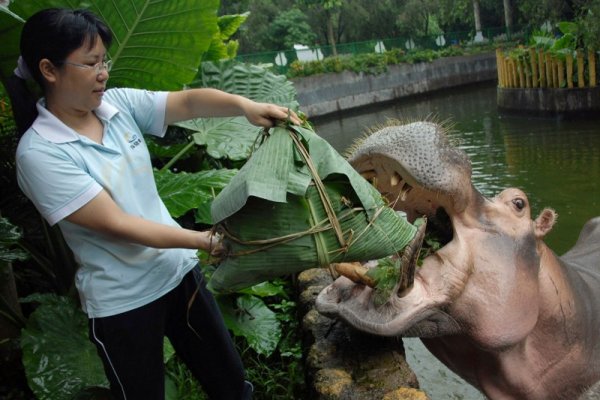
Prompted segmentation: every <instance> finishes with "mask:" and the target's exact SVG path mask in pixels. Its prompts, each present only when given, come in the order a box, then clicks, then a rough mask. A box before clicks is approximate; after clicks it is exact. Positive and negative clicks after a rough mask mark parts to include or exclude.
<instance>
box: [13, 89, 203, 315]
mask: <svg viewBox="0 0 600 400" xmlns="http://www.w3.org/2000/svg"><path fill="white" fill-rule="evenodd" d="M166 99H167V92H149V91H144V90H138V89H110V90H107V91H106V93H105V94H104V97H103V101H102V103H101V105H100V107H98V109H96V110H95V111H94V112H95V113H96V115H97V116H98V118H100V120H101V121H102V123H103V124H104V136H103V139H102V141H103V143H102V144H98V143H95V142H94V141H92V140H90V139H88V138H87V137H85V136H82V135H79V134H78V133H77V132H75V131H74V130H73V129H71V128H69V127H68V126H66V125H65V124H63V123H62V122H61V121H60V120H59V119H58V118H56V117H55V116H54V115H53V114H51V113H50V112H49V111H48V110H47V109H46V108H45V102H44V99H42V100H40V102H39V103H38V105H37V109H38V113H39V116H38V118H37V119H36V120H35V122H34V123H33V125H32V126H31V128H29V129H28V130H27V132H25V134H24V135H23V137H22V138H21V140H20V142H19V146H18V148H17V153H16V162H17V179H18V182H19V186H20V188H21V189H22V190H23V192H24V193H25V195H26V196H27V197H29V199H31V201H32V202H33V203H34V205H35V206H36V208H37V209H38V211H39V212H40V213H41V214H42V215H43V216H44V218H45V219H46V220H47V221H48V223H49V224H50V225H54V224H58V225H59V227H60V229H61V231H62V233H63V235H64V237H65V240H66V242H67V244H68V245H69V247H70V248H71V250H72V251H73V253H74V255H75V260H76V261H77V263H78V264H79V268H78V270H77V274H76V277H75V284H76V286H77V289H78V291H79V295H80V298H81V303H82V306H83V309H84V311H85V312H86V313H87V314H88V316H89V317H90V318H99V317H106V316H110V315H115V314H120V313H123V312H125V311H129V310H132V309H134V308H137V307H140V306H143V305H145V304H147V303H149V302H151V301H153V300H156V299H157V298H159V297H160V296H162V295H164V294H166V293H167V292H169V291H170V290H172V289H173V288H175V287H176V286H177V285H178V284H179V283H180V282H181V279H182V278H183V276H184V275H185V274H186V273H187V272H188V271H190V270H191V269H192V268H193V267H194V265H196V264H197V262H198V260H197V255H196V251H195V250H189V249H155V248H150V247H146V246H141V245H137V244H132V243H126V242H123V241H121V240H118V239H116V238H113V237H110V236H106V235H102V234H99V233H97V232H94V231H92V230H90V229H86V228H84V227H81V226H79V225H76V224H72V223H70V222H68V221H66V220H65V219H64V218H65V217H67V216H68V215H70V214H71V213H72V212H74V211H76V210H78V209H79V208H81V207H82V206H83V205H84V204H86V203H87V202H88V201H90V200H91V199H93V198H94V197H95V196H96V195H98V193H100V191H101V190H106V191H107V192H108V194H110V196H111V197H112V198H113V200H114V201H115V202H116V203H117V204H118V205H119V207H121V208H122V209H123V210H124V211H125V212H126V213H128V214H132V215H137V216H139V217H142V218H144V219H147V220H151V221H155V222H159V223H163V224H166V225H173V226H178V224H177V223H176V222H175V220H173V218H171V216H170V215H169V213H168V211H167V209H166V207H165V205H164V204H163V202H162V200H161V199H160V197H159V195H158V191H157V189H156V183H155V181H154V175H153V171H152V165H151V162H150V155H149V153H148V148H147V147H146V143H145V141H144V136H143V134H142V132H143V133H148V134H152V135H156V136H163V135H164V134H165V131H166V126H165V124H164V122H165V109H166Z"/></svg>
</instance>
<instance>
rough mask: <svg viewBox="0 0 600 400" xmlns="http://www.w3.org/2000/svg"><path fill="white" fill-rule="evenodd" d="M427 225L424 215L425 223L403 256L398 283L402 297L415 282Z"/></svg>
mask: <svg viewBox="0 0 600 400" xmlns="http://www.w3.org/2000/svg"><path fill="white" fill-rule="evenodd" d="M426 227H427V217H423V223H422V224H421V225H419V228H418V229H417V233H416V234H415V237H414V238H413V239H412V240H411V241H410V243H409V244H408V245H406V247H405V249H404V252H403V253H402V257H401V261H402V263H401V265H402V267H403V268H402V277H401V278H400V283H399V285H398V296H400V297H402V296H403V295H404V293H405V292H406V289H409V288H411V287H412V285H413V283H414V282H415V270H416V268H417V260H418V258H419V252H420V251H421V246H422V244H423V239H425V229H426Z"/></svg>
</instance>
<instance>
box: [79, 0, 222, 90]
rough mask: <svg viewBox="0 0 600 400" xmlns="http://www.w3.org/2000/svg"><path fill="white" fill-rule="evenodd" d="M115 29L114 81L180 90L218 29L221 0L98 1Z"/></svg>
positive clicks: (95, 7)
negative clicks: (218, 11) (218, 12)
mask: <svg viewBox="0 0 600 400" xmlns="http://www.w3.org/2000/svg"><path fill="white" fill-rule="evenodd" d="M91 4H92V7H91V8H92V9H93V10H94V11H95V12H96V13H97V14H98V15H99V16H101V17H102V18H103V19H104V21H106V23H107V24H108V25H109V26H110V28H111V30H112V31H113V34H114V40H113V45H112V46H111V48H110V51H109V53H110V57H111V58H112V60H113V62H114V66H113V69H112V70H111V74H110V75H111V78H110V81H109V83H110V85H111V86H121V87H138V88H145V89H149V90H178V89H181V88H182V87H183V86H184V85H185V84H187V83H189V82H190V81H192V80H193V79H194V77H195V76H196V74H197V71H198V66H199V65H200V62H201V60H202V57H203V55H204V53H205V52H206V51H207V50H208V48H209V46H210V43H211V38H212V37H213V35H214V34H215V33H216V32H218V26H217V10H218V8H219V1H218V0H179V1H150V0H143V1H142V0H139V1H135V2H134V1H131V0H120V1H119V0H115V1H110V2H107V1H104V0H92V1H91Z"/></svg>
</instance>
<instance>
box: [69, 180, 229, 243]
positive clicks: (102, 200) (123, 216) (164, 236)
mask: <svg viewBox="0 0 600 400" xmlns="http://www.w3.org/2000/svg"><path fill="white" fill-rule="evenodd" d="M66 220H67V221H69V222H71V223H74V224H77V225H80V226H83V227H85V228H88V229H91V230H94V231H96V232H100V233H103V234H105V235H109V236H113V237H116V238H119V239H121V240H123V241H126V242H131V243H136V244H141V245H144V246H149V247H156V248H186V249H202V250H206V251H209V252H212V253H215V250H217V252H218V249H217V246H218V245H217V243H216V238H215V237H214V236H212V235H211V233H210V231H194V230H190V229H183V228H180V227H175V226H169V225H164V224H159V223H156V222H152V221H148V220H146V219H143V218H141V217H137V216H134V215H130V214H127V213H125V212H124V211H123V210H122V209H121V208H120V207H119V206H118V205H117V204H116V203H115V202H114V201H113V199H112V198H111V197H110V196H109V194H108V193H107V192H106V191H105V190H102V191H101V192H100V193H99V194H98V195H97V196H96V197H94V198H93V199H92V200H91V201H89V202H88V203H86V204H85V205H84V206H83V207H81V208H80V209H78V210H77V211H75V212H73V213H72V214H71V215H69V216H68V217H66ZM211 240H212V243H211Z"/></svg>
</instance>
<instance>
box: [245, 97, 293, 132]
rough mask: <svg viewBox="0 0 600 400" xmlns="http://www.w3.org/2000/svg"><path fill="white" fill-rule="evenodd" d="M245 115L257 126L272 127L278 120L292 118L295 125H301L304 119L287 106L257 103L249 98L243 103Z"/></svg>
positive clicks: (291, 120)
mask: <svg viewBox="0 0 600 400" xmlns="http://www.w3.org/2000/svg"><path fill="white" fill-rule="evenodd" d="M242 109H243V111H244V115H245V116H246V118H247V119H248V121H249V122H250V123H251V124H253V125H257V126H262V127H265V128H270V127H272V126H273V125H275V121H276V120H282V121H286V120H288V119H289V120H290V122H291V123H292V124H294V125H301V124H302V121H301V120H300V118H299V117H298V115H297V114H296V113H295V112H294V111H293V110H291V109H289V108H287V107H282V106H278V105H276V104H270V103H257V102H255V101H252V100H250V99H247V101H245V102H244V103H243V105H242Z"/></svg>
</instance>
